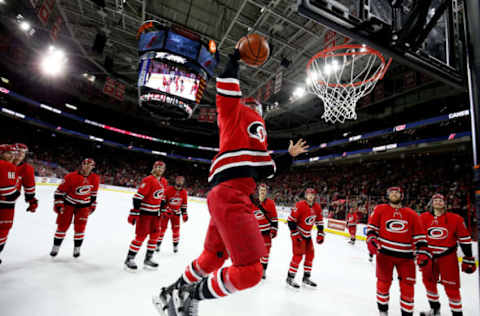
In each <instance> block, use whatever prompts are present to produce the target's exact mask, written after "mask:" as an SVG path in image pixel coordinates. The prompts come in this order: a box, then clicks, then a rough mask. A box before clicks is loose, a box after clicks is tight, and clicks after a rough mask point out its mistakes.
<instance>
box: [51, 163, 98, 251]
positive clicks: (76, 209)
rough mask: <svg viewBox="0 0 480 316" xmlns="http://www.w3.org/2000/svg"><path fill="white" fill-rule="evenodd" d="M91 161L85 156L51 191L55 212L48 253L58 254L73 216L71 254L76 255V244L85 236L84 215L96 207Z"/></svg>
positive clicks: (96, 186)
mask: <svg viewBox="0 0 480 316" xmlns="http://www.w3.org/2000/svg"><path fill="white" fill-rule="evenodd" d="M93 168H95V161H94V160H93V159H91V158H86V159H84V160H83V161H82V163H81V165H80V168H79V170H77V171H74V172H70V173H69V174H67V175H66V176H65V178H64V179H63V181H62V183H61V184H60V185H59V186H58V188H57V190H56V191H55V196H54V199H55V202H54V206H53V210H54V212H55V213H57V231H56V232H55V236H54V239H53V247H52V251H51V252H50V256H52V257H55V256H57V254H58V251H59V249H60V246H61V244H62V242H63V239H64V238H65V235H66V234H67V230H68V228H69V227H70V224H71V223H72V219H73V229H74V237H73V243H74V248H73V257H74V258H78V257H80V247H81V246H82V243H83V239H84V237H85V228H86V226H87V221H88V217H89V216H90V215H91V214H92V213H93V212H94V211H95V209H96V207H97V191H98V186H99V183H100V178H99V176H98V175H97V174H95V173H93V172H92V170H93Z"/></svg>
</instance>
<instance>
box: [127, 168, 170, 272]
mask: <svg viewBox="0 0 480 316" xmlns="http://www.w3.org/2000/svg"><path fill="white" fill-rule="evenodd" d="M164 170H165V163H164V162H163V161H156V162H155V163H154V164H153V168H152V172H151V175H149V176H147V177H145V178H143V180H142V182H141V184H140V186H139V187H138V191H137V193H135V195H134V196H133V209H131V210H130V215H128V222H129V223H130V224H132V225H135V239H134V240H132V242H131V243H130V248H129V250H128V254H127V259H125V268H126V269H127V270H129V271H136V270H137V269H138V267H137V264H136V263H135V256H136V255H137V253H138V251H139V250H140V248H141V247H142V244H143V241H144V240H145V239H146V238H147V236H150V238H149V240H148V246H147V253H146V255H145V260H144V262H143V265H144V267H145V268H146V269H151V270H154V269H157V268H158V263H156V262H154V261H153V260H152V257H153V252H154V251H155V248H156V247H157V240H158V236H159V234H160V210H161V207H162V206H163V205H164V204H165V186H164V184H163V183H162V181H161V179H162V174H163V171H164ZM162 203H163V205H162Z"/></svg>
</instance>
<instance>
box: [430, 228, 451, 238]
mask: <svg viewBox="0 0 480 316" xmlns="http://www.w3.org/2000/svg"><path fill="white" fill-rule="evenodd" d="M427 235H428V237H429V238H431V239H436V240H442V239H446V238H447V237H448V229H446V228H445V227H430V228H429V229H427Z"/></svg>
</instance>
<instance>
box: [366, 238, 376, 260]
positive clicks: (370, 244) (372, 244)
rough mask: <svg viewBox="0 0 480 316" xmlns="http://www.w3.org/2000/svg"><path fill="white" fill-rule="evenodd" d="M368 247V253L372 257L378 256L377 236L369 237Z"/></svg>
mask: <svg viewBox="0 0 480 316" xmlns="http://www.w3.org/2000/svg"><path fill="white" fill-rule="evenodd" d="M367 247H368V252H369V253H370V254H371V255H376V254H377V253H378V241H377V237H375V236H370V237H368V238H367Z"/></svg>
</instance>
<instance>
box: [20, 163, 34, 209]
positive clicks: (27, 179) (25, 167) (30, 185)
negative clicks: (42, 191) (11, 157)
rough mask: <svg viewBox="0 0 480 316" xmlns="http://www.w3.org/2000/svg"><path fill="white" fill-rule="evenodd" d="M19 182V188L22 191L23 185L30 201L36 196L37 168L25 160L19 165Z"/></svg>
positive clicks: (26, 198) (26, 197) (26, 196)
mask: <svg viewBox="0 0 480 316" xmlns="http://www.w3.org/2000/svg"><path fill="white" fill-rule="evenodd" d="M17 176H18V184H17V189H18V191H19V192H20V191H21V188H22V186H23V191H24V192H25V200H26V201H29V200H31V199H32V198H34V197H35V170H34V169H33V167H32V166H31V165H30V164H28V163H26V162H23V163H21V164H20V165H18V166H17Z"/></svg>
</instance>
